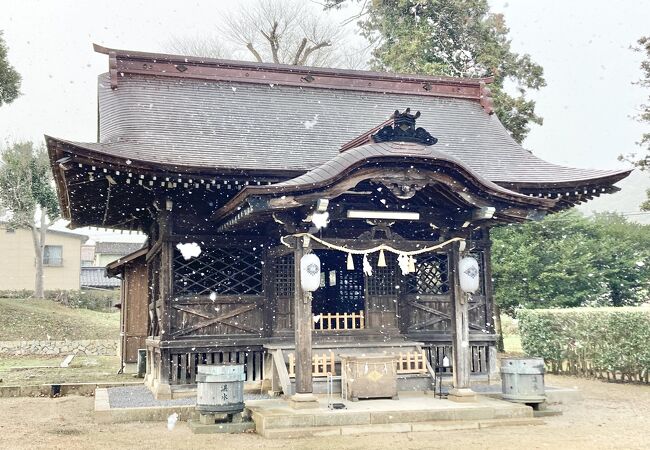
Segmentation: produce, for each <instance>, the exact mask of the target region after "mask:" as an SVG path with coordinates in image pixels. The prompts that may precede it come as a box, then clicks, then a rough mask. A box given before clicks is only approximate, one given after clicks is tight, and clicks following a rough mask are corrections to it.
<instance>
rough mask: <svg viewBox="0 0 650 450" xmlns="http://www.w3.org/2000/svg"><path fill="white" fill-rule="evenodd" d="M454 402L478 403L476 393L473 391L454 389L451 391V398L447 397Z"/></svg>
mask: <svg viewBox="0 0 650 450" xmlns="http://www.w3.org/2000/svg"><path fill="white" fill-rule="evenodd" d="M447 398H448V399H449V400H451V401H452V402H461V403H465V402H475V401H476V392H474V391H473V390H471V389H468V388H465V389H456V388H452V389H450V390H449V396H448V397H447Z"/></svg>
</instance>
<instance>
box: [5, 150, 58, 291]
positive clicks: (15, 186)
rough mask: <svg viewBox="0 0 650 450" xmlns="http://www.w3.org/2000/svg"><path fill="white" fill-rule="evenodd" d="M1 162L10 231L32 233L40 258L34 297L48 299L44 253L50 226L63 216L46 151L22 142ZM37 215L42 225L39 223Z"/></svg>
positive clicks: (6, 154)
mask: <svg viewBox="0 0 650 450" xmlns="http://www.w3.org/2000/svg"><path fill="white" fill-rule="evenodd" d="M1 153H2V154H1V159H0V206H2V207H3V208H5V209H7V210H8V211H10V212H11V218H10V220H9V226H10V227H17V228H28V229H30V230H31V232H32V240H33V243H34V254H35V257H36V279H35V287H34V296H35V297H37V298H43V297H44V290H43V252H44V248H45V237H46V233H47V228H48V223H47V221H46V218H49V219H50V221H52V220H54V219H55V218H57V217H58V215H59V203H58V201H57V199H56V193H55V192H54V187H53V182H52V172H51V170H50V164H49V159H48V157H47V153H46V152H45V150H44V149H43V148H35V147H34V145H33V144H32V143H31V142H21V143H17V144H14V145H13V146H11V147H9V148H6V149H4V150H3V151H2V152H1ZM37 211H39V212H40V220H39V224H36V223H35V216H36V213H37Z"/></svg>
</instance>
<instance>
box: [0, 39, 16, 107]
mask: <svg viewBox="0 0 650 450" xmlns="http://www.w3.org/2000/svg"><path fill="white" fill-rule="evenodd" d="M7 51H8V49H7V45H6V44H5V41H4V39H3V38H2V31H1V30H0V106H2V105H3V104H5V103H11V102H13V101H14V100H15V99H16V97H18V96H19V95H20V74H18V72H16V69H14V68H13V67H12V66H11V64H9V60H8V58H7Z"/></svg>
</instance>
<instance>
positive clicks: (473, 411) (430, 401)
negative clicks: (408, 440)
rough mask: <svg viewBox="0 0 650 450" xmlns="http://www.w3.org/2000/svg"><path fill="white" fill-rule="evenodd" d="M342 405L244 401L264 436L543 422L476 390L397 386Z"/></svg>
mask: <svg viewBox="0 0 650 450" xmlns="http://www.w3.org/2000/svg"><path fill="white" fill-rule="evenodd" d="M334 401H335V402H340V403H344V404H345V405H346V409H340V410H330V409H328V407H327V405H328V403H327V398H326V397H325V396H319V407H318V408H315V409H305V410H296V409H292V408H290V407H289V405H288V403H287V402H286V401H285V400H282V399H268V400H251V401H248V402H246V407H247V408H248V409H250V411H251V414H252V419H253V421H254V422H255V426H256V428H255V429H256V432H257V433H258V434H261V435H262V436H264V437H268V438H291V437H309V436H338V435H355V434H368V433H399V432H415V431H437V430H453V429H477V428H485V427H494V426H507V425H535V424H541V423H543V422H542V421H541V420H539V419H535V418H534V417H533V410H532V408H531V407H529V406H526V405H520V404H516V403H510V402H506V401H502V400H498V399H493V398H489V397H483V396H480V395H479V396H478V397H477V401H476V402H474V403H457V402H453V401H450V400H446V399H442V400H441V399H439V398H437V397H434V396H433V395H429V394H423V393H412V392H400V394H399V400H381V399H377V400H363V401H359V402H349V401H343V400H341V399H340V398H335V399H334Z"/></svg>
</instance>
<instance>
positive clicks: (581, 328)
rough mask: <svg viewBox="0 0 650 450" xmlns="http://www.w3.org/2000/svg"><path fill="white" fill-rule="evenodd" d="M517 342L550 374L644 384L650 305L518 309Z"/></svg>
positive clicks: (649, 340) (648, 358)
mask: <svg viewBox="0 0 650 450" xmlns="http://www.w3.org/2000/svg"><path fill="white" fill-rule="evenodd" d="M517 318H518V320H519V331H520V333H521V345H522V348H523V350H524V352H526V354H528V355H530V356H538V357H542V358H544V360H545V361H546V364H547V366H548V368H549V370H550V371H551V372H553V373H567V374H572V375H580V376H595V377H603V376H607V378H610V377H613V378H614V379H616V378H617V377H618V376H619V375H620V377H621V379H626V378H627V379H628V380H634V381H645V382H646V383H647V382H648V371H649V370H650V308H646V307H638V308H633V307H629V308H571V309H537V310H531V309H522V310H519V311H518V312H517Z"/></svg>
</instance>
